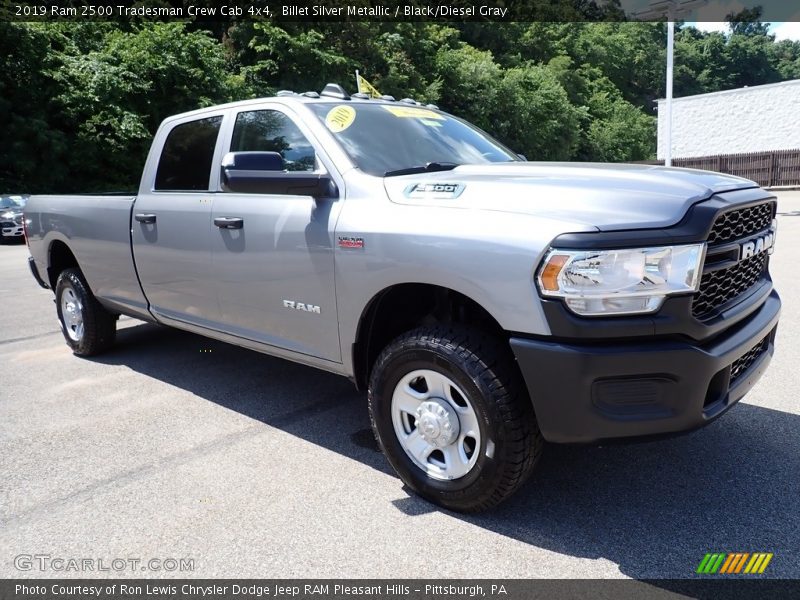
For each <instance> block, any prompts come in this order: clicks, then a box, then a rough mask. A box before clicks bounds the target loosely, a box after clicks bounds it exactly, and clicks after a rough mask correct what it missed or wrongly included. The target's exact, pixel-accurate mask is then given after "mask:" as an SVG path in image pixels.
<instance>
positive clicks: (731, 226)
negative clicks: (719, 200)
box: [692, 201, 776, 320]
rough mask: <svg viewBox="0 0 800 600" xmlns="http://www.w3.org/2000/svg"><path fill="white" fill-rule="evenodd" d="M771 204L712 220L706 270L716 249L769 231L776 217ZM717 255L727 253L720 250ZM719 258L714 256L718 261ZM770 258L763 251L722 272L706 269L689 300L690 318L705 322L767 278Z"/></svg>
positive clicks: (763, 204) (725, 214) (730, 212)
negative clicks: (690, 304)
mask: <svg viewBox="0 0 800 600" xmlns="http://www.w3.org/2000/svg"><path fill="white" fill-rule="evenodd" d="M775 209H776V205H775V202H773V201H768V202H762V203H761V204H756V205H754V206H748V207H746V208H740V209H737V210H730V211H728V212H725V213H722V214H721V215H719V216H718V217H717V219H716V221H714V226H713V227H712V228H711V233H709V235H708V252H707V256H706V264H705V267H706V268H707V267H708V266H709V265H712V266H713V264H714V262H715V250H716V249H717V248H719V247H720V246H724V245H726V244H730V243H731V242H735V241H738V240H741V241H745V240H746V239H748V238H751V237H752V236H753V235H754V234H757V233H759V232H762V231H764V230H766V229H768V228H769V226H770V225H771V224H772V220H773V219H774V218H775ZM720 252H723V253H724V252H726V251H724V250H723V249H720ZM719 260H720V257H719V256H717V257H716V261H719ZM768 263H769V257H768V255H767V253H766V252H763V253H761V254H757V255H755V256H753V257H751V258H747V259H745V260H743V261H740V262H738V263H736V264H735V265H733V266H731V267H727V268H724V269H716V270H711V269H709V270H708V271H707V272H704V273H703V276H702V278H701V279H700V289H699V290H698V291H697V293H696V294H695V295H694V297H693V298H692V315H693V316H694V317H695V318H696V319H699V320H703V319H706V318H708V317H710V316H712V315H713V313H714V312H715V311H716V310H717V309H719V308H720V307H722V306H723V305H725V304H727V303H729V302H732V301H733V300H734V299H736V298H737V297H739V296H741V295H742V294H744V293H745V292H747V291H748V290H749V289H750V288H752V287H753V286H755V285H756V284H757V283H758V282H759V281H762V280H763V279H764V277H765V276H766V272H767V265H768Z"/></svg>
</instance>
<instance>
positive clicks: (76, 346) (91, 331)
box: [56, 269, 117, 356]
mask: <svg viewBox="0 0 800 600" xmlns="http://www.w3.org/2000/svg"><path fill="white" fill-rule="evenodd" d="M56 307H57V311H58V320H59V322H60V323H61V331H62V332H63V334H64V339H65V340H66V341H67V345H68V346H69V347H70V348H72V352H73V353H74V354H76V355H78V356H92V355H94V354H99V353H100V352H103V351H105V350H107V349H108V348H110V347H111V345H112V344H113V343H114V337H115V335H116V326H117V319H116V316H115V315H113V314H112V313H110V312H108V311H107V310H106V309H105V308H103V306H102V305H101V304H100V303H99V302H98V301H97V299H96V298H95V297H94V294H92V291H91V290H90V289H89V285H88V284H87V283H86V280H85V279H84V277H83V274H82V273H81V272H80V269H66V270H64V271H62V272H61V274H60V275H59V276H58V281H57V282H56Z"/></svg>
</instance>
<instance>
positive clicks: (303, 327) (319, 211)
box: [211, 107, 341, 362]
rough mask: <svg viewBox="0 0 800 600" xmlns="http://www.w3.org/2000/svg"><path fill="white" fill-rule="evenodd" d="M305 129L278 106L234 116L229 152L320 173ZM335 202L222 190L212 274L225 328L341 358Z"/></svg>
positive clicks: (217, 202) (217, 205)
mask: <svg viewBox="0 0 800 600" xmlns="http://www.w3.org/2000/svg"><path fill="white" fill-rule="evenodd" d="M309 139H310V134H309V133H308V132H307V130H305V129H304V128H301V126H300V125H299V124H298V122H297V121H296V120H295V119H293V118H292V116H290V115H289V114H287V113H286V112H284V111H283V110H282V109H279V108H278V107H276V108H275V109H263V110H251V111H243V112H239V113H238V114H237V115H236V116H235V122H234V126H233V131H232V134H231V142H230V145H229V150H230V151H231V152H243V151H273V152H279V153H280V154H281V156H282V157H283V159H284V168H285V169H286V170H288V171H323V170H324V167H323V165H322V163H321V162H320V160H319V157H318V155H317V153H316V152H315V148H314V145H313V144H312V143H311V142H310V141H309ZM338 208H339V203H338V202H337V201H336V200H335V199H332V198H321V199H320V198H318V199H315V198H312V197H311V196H302V195H281V194H242V193H230V192H219V193H217V194H216V195H215V197H214V203H213V206H212V215H211V219H212V223H213V222H214V221H215V220H216V221H219V222H220V223H224V222H226V221H220V220H221V219H227V220H230V219H236V220H237V227H238V226H239V222H238V220H239V219H241V223H240V225H241V226H240V228H237V229H228V228H225V227H216V226H214V231H213V233H212V236H211V255H212V272H213V274H214V277H215V279H216V281H217V284H218V287H217V294H218V298H219V306H220V315H221V316H220V320H221V322H222V325H223V327H224V329H225V330H226V331H228V332H229V333H232V334H234V335H238V336H241V337H245V338H248V339H252V340H256V341H259V342H262V343H265V344H269V345H272V346H277V347H280V348H285V349H288V350H291V351H294V352H299V353H302V354H306V355H310V356H315V357H319V358H323V359H327V360H331V361H336V362H338V361H340V360H341V352H340V349H339V330H338V319H337V313H336V292H335V280H334V268H333V261H334V253H333V248H334V244H333V232H334V226H335V223H336V215H337V214H338Z"/></svg>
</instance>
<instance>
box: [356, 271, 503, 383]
mask: <svg viewBox="0 0 800 600" xmlns="http://www.w3.org/2000/svg"><path fill="white" fill-rule="evenodd" d="M441 323H444V324H447V323H461V324H465V325H469V326H471V327H475V328H478V329H481V330H484V331H488V332H489V333H492V334H495V335H498V336H501V337H503V338H505V339H506V340H507V338H508V333H507V332H506V331H505V330H504V329H503V327H502V326H501V325H500V323H499V322H498V321H497V319H496V318H495V317H494V316H492V314H491V313H490V312H489V311H488V310H487V309H486V308H484V307H483V306H482V305H481V304H480V303H478V302H476V301H475V300H473V299H472V298H470V297H469V296H467V295H466V294H463V293H461V292H459V291H457V290H454V289H451V288H448V287H444V286H439V285H434V284H430V283H400V284H395V285H392V286H389V287H387V288H384V289H382V290H381V291H380V292H378V293H376V294H375V295H374V296H373V297H372V298H371V299H370V300H369V302H368V303H367V305H366V306H365V307H364V309H363V311H362V312H361V316H360V318H359V320H358V326H357V327H356V334H355V341H354V343H353V346H352V360H353V381H354V383H355V384H356V387H357V388H358V389H359V390H364V389H366V388H367V382H368V381H369V376H370V372H371V370H372V367H373V365H374V364H375V359H377V357H378V355H379V354H380V352H381V350H382V349H383V348H384V347H386V345H388V343H389V342H391V341H392V340H393V339H394V338H396V337H397V336H398V335H400V334H401V333H403V332H405V331H409V330H411V329H413V328H415V327H417V326H420V325H433V324H441Z"/></svg>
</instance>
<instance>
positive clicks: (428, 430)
mask: <svg viewBox="0 0 800 600" xmlns="http://www.w3.org/2000/svg"><path fill="white" fill-rule="evenodd" d="M416 416H417V430H418V431H419V435H420V437H422V439H424V440H425V441H426V442H428V443H429V444H432V445H434V446H437V447H439V448H443V447H444V446H447V445H449V444H452V443H453V442H454V441H455V440H456V438H457V437H458V434H459V430H460V428H459V424H458V415H456V411H455V410H453V407H452V406H450V405H449V404H448V403H447V402H445V401H444V400H439V399H438V398H436V399H434V400H427V401H425V402H423V403H422V404H420V405H419V408H417V414H416Z"/></svg>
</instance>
